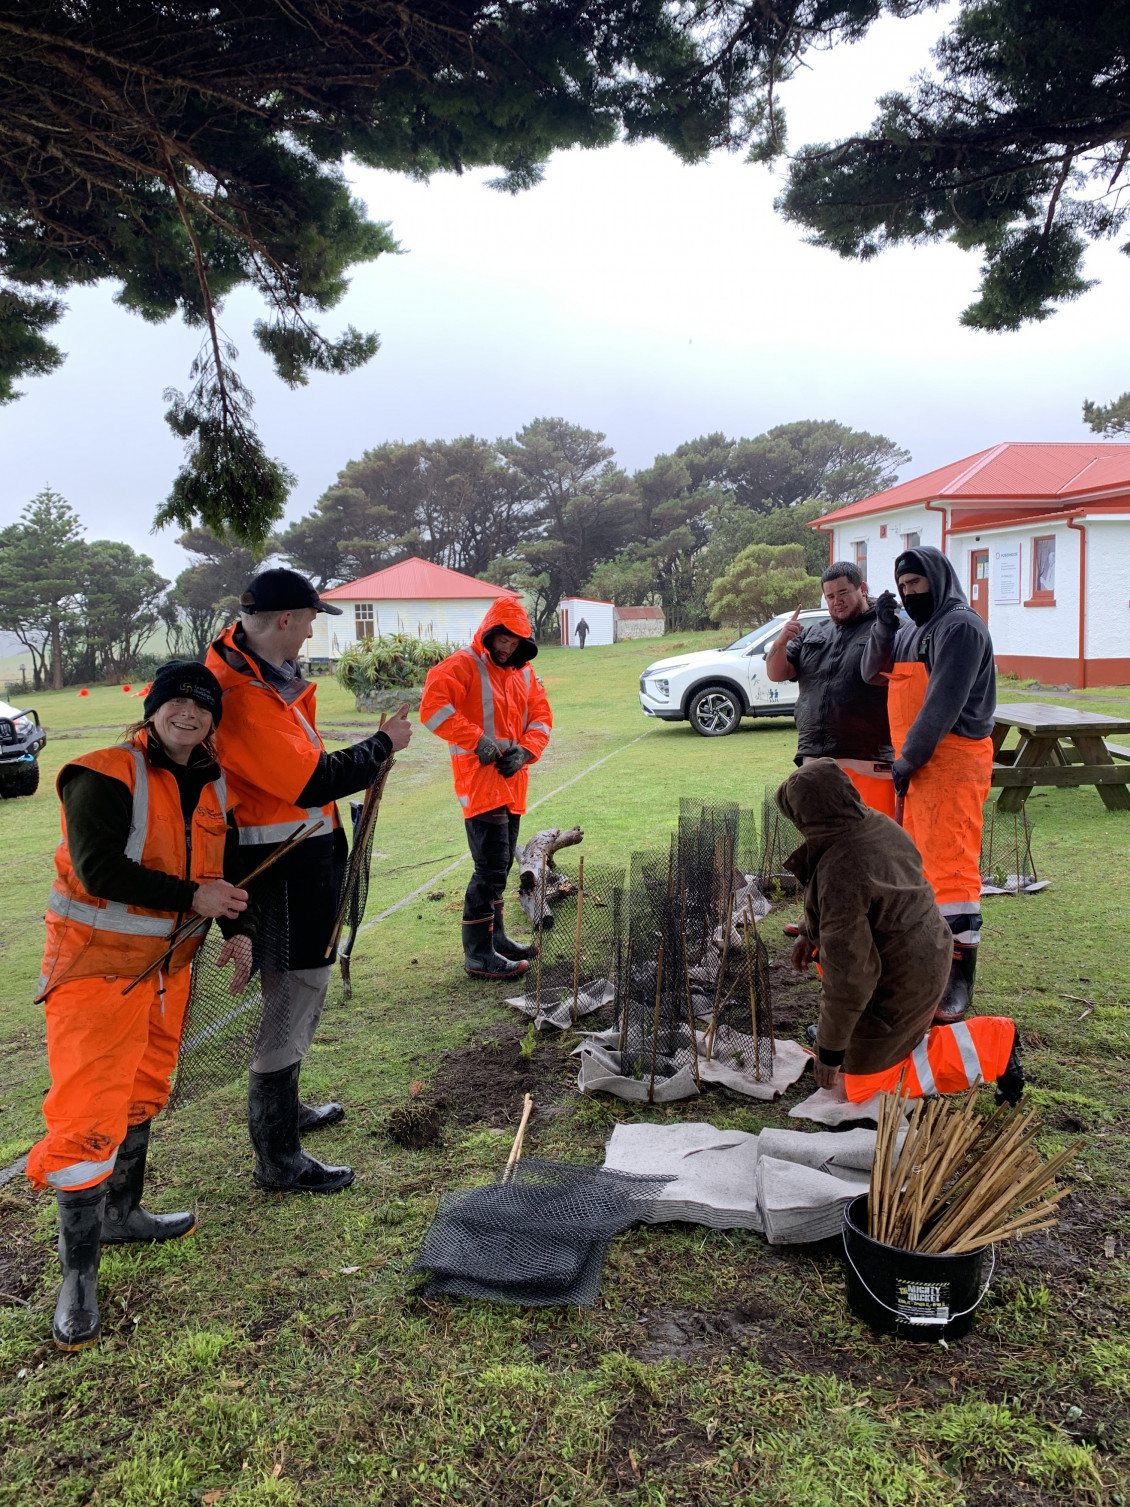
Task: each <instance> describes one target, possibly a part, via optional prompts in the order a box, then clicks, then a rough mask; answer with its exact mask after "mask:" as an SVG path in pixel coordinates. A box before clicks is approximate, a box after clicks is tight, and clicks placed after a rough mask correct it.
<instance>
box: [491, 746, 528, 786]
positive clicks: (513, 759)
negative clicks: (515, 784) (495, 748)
mask: <svg viewBox="0 0 1130 1507" xmlns="http://www.w3.org/2000/svg"><path fill="white" fill-rule="evenodd" d="M532 758H533V754H532V753H531V752H530V750H529V749H528V748H508V749H507V750H506V752H505V753H504V754H503V755H502V758H501V759H499V761H498V772H499V774H500V775H502V777H503V778H504V779H507V780H508V779H510V777H511V776H512V775H515V774H517V773H518V771H519V769H521V768H522V766H523V764H528V763H529V762H530V760H531V759H532Z"/></svg>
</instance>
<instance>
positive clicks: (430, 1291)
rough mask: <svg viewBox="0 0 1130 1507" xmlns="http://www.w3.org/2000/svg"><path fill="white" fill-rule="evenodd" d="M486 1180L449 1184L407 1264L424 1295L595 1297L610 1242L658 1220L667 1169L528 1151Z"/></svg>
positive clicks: (499, 1299)
mask: <svg viewBox="0 0 1130 1507" xmlns="http://www.w3.org/2000/svg"><path fill="white" fill-rule="evenodd" d="M505 1176H506V1174H505V1173H503V1174H500V1177H499V1179H498V1180H497V1181H496V1182H494V1183H490V1184H488V1185H487V1186H486V1187H482V1188H468V1189H463V1190H461V1191H459V1192H454V1193H445V1194H444V1195H443V1197H442V1198H441V1199H440V1204H439V1209H438V1211H437V1213H436V1217H435V1219H434V1221H433V1222H432V1225H431V1228H430V1229H429V1230H428V1233H427V1235H426V1236H425V1238H424V1246H423V1249H422V1250H421V1252H420V1254H419V1255H418V1256H417V1257H416V1260H415V1261H414V1262H413V1263H412V1266H411V1267H410V1268H409V1270H410V1271H411V1272H427V1273H429V1274H430V1276H429V1280H428V1282H427V1284H426V1286H425V1288H424V1294H425V1296H427V1297H441V1296H442V1297H465V1298H484V1299H486V1300H488V1301H489V1302H494V1303H517V1304H522V1305H524V1306H527V1307H532V1308H544V1307H550V1306H552V1305H554V1304H558V1303H571V1304H591V1303H593V1302H594V1301H595V1300H596V1297H597V1294H598V1292H599V1290H600V1272H601V1267H602V1266H603V1264H604V1256H605V1252H606V1250H607V1247H608V1242H609V1241H610V1240H611V1239H612V1238H613V1237H614V1236H615V1235H618V1234H620V1233H621V1232H622V1231H624V1230H626V1229H628V1228H629V1227H630V1226H631V1225H633V1224H635V1223H637V1222H639V1221H647V1222H654V1219H655V1215H656V1208H655V1199H656V1196H657V1194H658V1192H659V1189H660V1188H662V1187H663V1186H665V1185H666V1184H667V1183H668V1182H669V1181H670V1178H669V1177H667V1176H656V1177H650V1176H643V1175H639V1174H632V1173H623V1172H611V1171H608V1170H606V1169H604V1168H601V1167H574V1166H570V1165H568V1164H565V1163H562V1162H549V1161H543V1160H541V1159H540V1158H538V1157H527V1158H523V1159H522V1160H521V1161H519V1162H517V1163H515V1165H514V1167H513V1168H512V1169H511V1174H510V1178H509V1181H504V1180H503V1179H504V1178H505Z"/></svg>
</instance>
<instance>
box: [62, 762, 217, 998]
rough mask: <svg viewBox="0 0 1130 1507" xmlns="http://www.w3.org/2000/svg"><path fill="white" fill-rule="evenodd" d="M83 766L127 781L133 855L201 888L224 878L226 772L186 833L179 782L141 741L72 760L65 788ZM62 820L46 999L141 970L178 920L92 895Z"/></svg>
mask: <svg viewBox="0 0 1130 1507" xmlns="http://www.w3.org/2000/svg"><path fill="white" fill-rule="evenodd" d="M76 764H77V765H81V766H82V767H83V768H85V769H93V770H95V771H96V772H97V773H99V774H108V775H110V776H112V777H113V778H114V779H116V780H120V781H121V782H122V784H123V785H126V786H127V787H128V788H129V790H130V792H131V793H132V795H133V815H132V819H131V823H130V833H129V838H128V840H127V842H126V848H125V856H126V857H127V858H129V859H132V860H133V862H134V863H140V864H143V865H144V866H145V867H146V868H147V869H160V870H162V871H163V872H164V873H166V874H176V875H178V876H183V877H184V878H185V879H190V880H192V881H193V882H194V883H195V884H206V883H207V882H208V881H209V880H211V879H221V878H223V873H224V838H225V835H226V833H227V822H226V819H225V812H226V810H227V790H226V786H225V782H224V777H223V775H221V776H220V778H219V779H218V780H214V781H213V782H212V783H211V784H210V785H205V787H204V789H203V791H202V793H201V796H200V800H199V802H198V804H197V807H196V810H195V811H194V812H193V816H192V824H191V827H190V828H189V831H188V832H187V833H186V832H185V823H184V816H183V814H182V811H181V803H180V791H179V789H178V787H177V782H176V780H175V779H174V778H173V776H172V774H170V773H169V771H168V770H167V769H154V768H153V767H152V766H151V765H150V763H149V761H148V760H147V759H146V757H145V749H144V745H143V744H142V743H141V742H140V740H135V741H134V742H131V743H123V744H119V745H118V746H117V747H115V748H101V749H98V750H97V751H96V752H95V753H89V754H83V755H82V756H81V757H80V758H78V759H73V760H71V764H70V765H64V767H63V769H61V770H60V771H59V786H58V788H60V790H61V786H62V780H63V776H64V774H65V773H66V770H67V768H70V767H73V766H74V765H76ZM61 820H62V825H63V836H62V841H61V842H60V843H59V846H58V847H57V848H56V849H55V874H56V878H55V883H54V885H53V886H52V889H51V896H50V899H49V900H48V902H47V916H46V920H47V945H46V947H45V948H44V953H43V970H42V973H41V976H40V980H39V997H40V998H43V997H44V996H45V995H46V993H47V991H48V990H49V989H53V988H54V987H55V986H56V985H57V984H61V983H63V982H64V980H69V979H80V978H94V977H109V976H114V975H119V974H125V975H127V976H132V975H134V974H138V973H141V972H142V971H143V970H144V969H146V968H148V967H149V965H150V963H153V962H156V960H157V959H158V958H159V957H160V956H161V954H162V953H163V952H164V951H165V948H166V946H167V944H168V938H169V936H170V934H171V933H172V931H173V930H174V929H175V927H176V924H177V921H178V917H177V916H176V915H175V914H174V913H173V912H172V911H156V910H145V909H143V908H142V907H140V906H135V905H126V904H124V903H123V902H122V901H119V900H100V899H98V898H97V896H95V895H90V894H88V893H87V892H86V890H84V889H83V887H82V885H81V884H80V883H79V879H78V875H77V874H76V873H75V871H74V867H73V865H72V863H71V855H70V849H69V848H68V846H67V821H66V816H65V815H61ZM199 945H200V938H190V939H188V940H187V941H185V942H183V943H182V944H181V945H180V946H179V947H178V948H177V949H176V951H175V952H174V953H173V955H172V957H171V958H170V959H169V963H168V968H167V970H166V971H167V972H169V973H175V972H176V971H177V970H178V969H180V968H183V967H184V966H185V965H186V964H187V963H189V962H191V960H192V955H193V953H194V952H195V951H196V949H197V947H199Z"/></svg>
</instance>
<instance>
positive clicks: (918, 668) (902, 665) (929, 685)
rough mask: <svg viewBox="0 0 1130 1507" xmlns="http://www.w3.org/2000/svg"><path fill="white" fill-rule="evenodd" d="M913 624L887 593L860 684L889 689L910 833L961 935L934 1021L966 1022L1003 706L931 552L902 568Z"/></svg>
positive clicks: (976, 634) (944, 565) (987, 656)
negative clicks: (984, 827) (901, 619)
mask: <svg viewBox="0 0 1130 1507" xmlns="http://www.w3.org/2000/svg"><path fill="white" fill-rule="evenodd" d="M895 582H896V584H897V586H898V592H899V597H900V598H901V600H902V605H903V608H904V609H905V611H906V614H907V616H908V617H909V618H910V620H911V621H910V622H909V623H908V624H904V625H903V626H902V627H900V626H899V624H898V617H897V611H896V603H895V597H894V595H893V593H892V592H889V591H885V592H884V593H883V594H882V596H881V597H880V598H879V600H878V602H877V603H876V621H875V624H874V627H873V628H872V629H871V636H870V639H869V641H868V645H867V649H866V651H865V653H864V657H863V666H862V672H863V675H864V678H865V679H867V680H870V681H871V683H872V684H879V683H880V682H882V681H886V683H887V714H888V716H889V718H890V723H891V739H892V742H893V743H894V748H895V754H896V757H895V762H894V765H893V769H892V773H893V776H894V783H895V790H896V792H897V794H898V795H899V796H900V797H903V800H904V808H903V825H904V826H905V828H906V830H907V832H908V833H909V834H910V836H911V837H912V838H913V840H914V843H915V846H916V847H917V848H918V851H919V853H921V855H922V866H923V869H924V870H925V873H926V878H927V879H928V880H929V882H930V884H931V886H932V888H933V891H934V899H935V900H936V901H937V904H938V909H939V910H940V911H941V913H942V915H943V916H944V917H945V919H946V921H947V922H948V924H949V928H950V930H951V932H952V933H953V964H952V967H951V969H950V979H949V984H948V986H947V988H946V992H945V994H944V995H943V997H942V1000H941V1003H940V1004H939V1006H938V1010H937V1013H936V1014H935V1016H934V1019H935V1020H936V1021H938V1022H940V1023H943V1024H944V1023H946V1022H951V1021H955V1020H960V1018H961V1016H962V1015H963V1014H964V1013H965V1010H966V1008H967V1007H968V1005H969V1002H970V1000H971V998H972V995H973V984H974V978H975V975H976V969H977V945H978V942H979V940H980V932H981V874H980V864H979V858H980V850H981V818H982V811H983V808H984V805H985V801H986V800H987V799H988V795H989V787H990V784H991V781H992V773H993V744H992V737H991V734H992V730H993V712H994V710H995V708H996V702H997V682H996V670H995V667H994V665H993V643H992V639H991V638H990V637H989V630H988V629H987V628H986V626H985V624H984V623H983V622H982V621H981V618H980V617H979V616H978V614H977V613H976V612H974V610H973V609H972V607H970V605H969V603H968V601H967V600H966V597H965V593H964V592H963V591H962V589H961V585H960V583H959V581H958V578H957V573H956V571H955V570H954V568H953V566H952V564H951V563H950V561H949V560H948V559H947V558H946V556H945V555H943V554H942V552H941V550H938V549H934V548H933V547H932V546H930V545H920V546H919V547H918V548H917V549H912V550H906V551H904V553H903V554H901V555H899V557H898V559H897V560H896V561H895Z"/></svg>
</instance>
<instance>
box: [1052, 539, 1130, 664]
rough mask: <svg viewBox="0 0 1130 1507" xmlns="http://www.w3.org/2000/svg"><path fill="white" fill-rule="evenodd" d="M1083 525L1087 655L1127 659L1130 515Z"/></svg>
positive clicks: (1129, 647)
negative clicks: (1085, 559)
mask: <svg viewBox="0 0 1130 1507" xmlns="http://www.w3.org/2000/svg"><path fill="white" fill-rule="evenodd" d="M1084 526H1085V527H1086V530H1087V658H1088V659H1123V660H1130V518H1109V519H1108V518H1088V519H1086V520H1084ZM1056 579H1057V586H1056V594H1057V595H1058V594H1059V586H1058V575H1057V578H1056Z"/></svg>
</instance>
